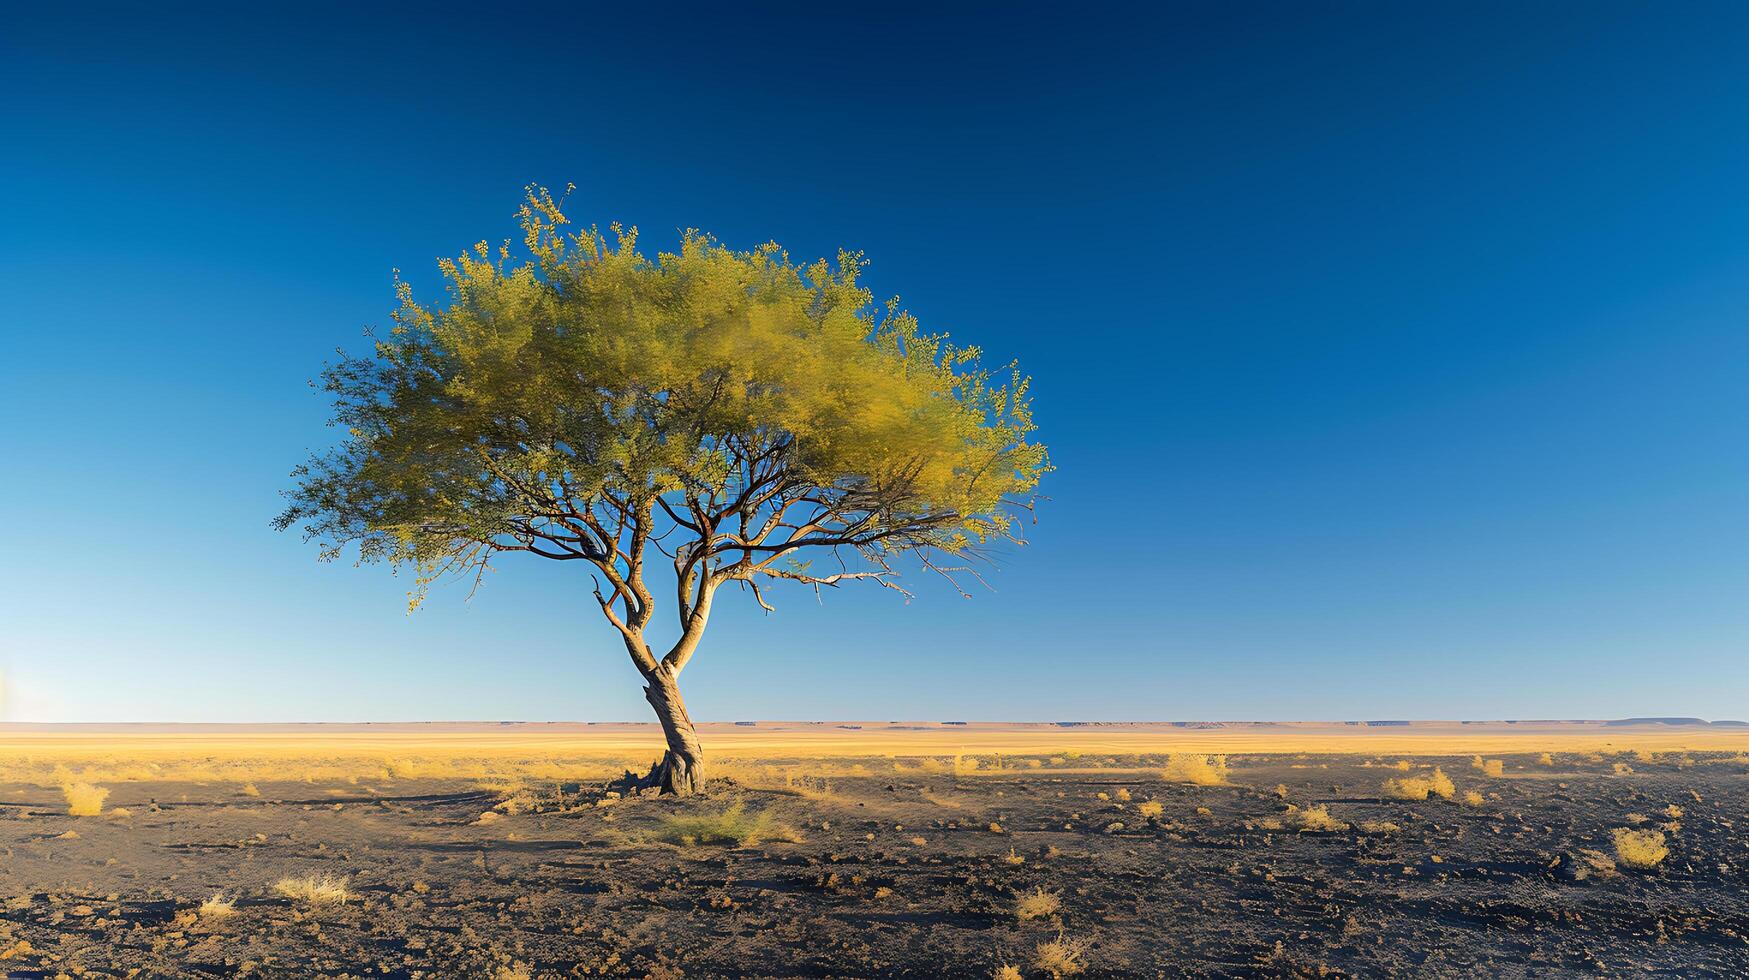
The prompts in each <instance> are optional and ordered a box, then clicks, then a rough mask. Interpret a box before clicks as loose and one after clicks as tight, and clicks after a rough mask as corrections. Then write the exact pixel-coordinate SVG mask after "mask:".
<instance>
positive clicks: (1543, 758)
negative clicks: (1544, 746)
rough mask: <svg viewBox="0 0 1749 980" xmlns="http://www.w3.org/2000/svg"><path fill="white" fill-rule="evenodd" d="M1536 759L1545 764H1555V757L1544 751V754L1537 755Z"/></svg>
mask: <svg viewBox="0 0 1749 980" xmlns="http://www.w3.org/2000/svg"><path fill="white" fill-rule="evenodd" d="M1536 761H1537V762H1539V763H1541V764H1542V765H1545V766H1552V765H1554V764H1555V757H1554V756H1552V755H1550V754H1549V753H1547V752H1544V753H1543V754H1542V755H1539V756H1537V757H1536Z"/></svg>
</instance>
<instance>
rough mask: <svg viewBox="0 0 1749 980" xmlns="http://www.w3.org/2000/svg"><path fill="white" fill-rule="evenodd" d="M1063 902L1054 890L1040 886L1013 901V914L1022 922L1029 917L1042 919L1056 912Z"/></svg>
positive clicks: (1029, 918)
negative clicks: (1049, 890)
mask: <svg viewBox="0 0 1749 980" xmlns="http://www.w3.org/2000/svg"><path fill="white" fill-rule="evenodd" d="M1062 906H1063V903H1062V900H1061V899H1060V898H1058V897H1057V894H1056V893H1055V892H1048V891H1045V890H1044V889H1043V888H1042V887H1041V888H1035V889H1033V890H1032V891H1030V892H1028V893H1026V894H1024V895H1022V896H1020V898H1019V900H1018V901H1016V902H1015V903H1014V915H1015V917H1016V918H1018V919H1020V920H1021V921H1022V922H1026V921H1029V920H1031V919H1043V918H1045V917H1047V916H1052V915H1056V914H1057V910H1058V909H1060V908H1062Z"/></svg>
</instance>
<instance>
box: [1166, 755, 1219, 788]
mask: <svg viewBox="0 0 1749 980" xmlns="http://www.w3.org/2000/svg"><path fill="white" fill-rule="evenodd" d="M1160 775H1161V776H1162V777H1163V778H1165V779H1167V780H1169V781H1171V782H1175V783H1192V784H1194V785H1197V786H1219V785H1221V784H1223V783H1225V782H1226V781H1227V757H1226V756H1224V755H1191V754H1184V753H1177V752H1175V753H1173V754H1171V755H1169V756H1167V757H1166V768H1165V769H1164V770H1163V771H1162V772H1161V773H1160Z"/></svg>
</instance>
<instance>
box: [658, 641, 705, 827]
mask: <svg viewBox="0 0 1749 980" xmlns="http://www.w3.org/2000/svg"><path fill="white" fill-rule="evenodd" d="M644 680H645V681H646V684H645V687H644V698H645V699H646V700H648V701H649V702H650V707H652V708H654V709H656V718H657V719H658V720H660V721H661V722H662V734H663V735H664V736H665V737H666V738H667V739H668V751H667V752H666V753H665V754H663V756H662V761H661V762H658V763H656V765H655V766H654V767H652V768H651V769H650V775H649V776H647V777H646V778H645V782H646V783H647V784H648V785H651V786H655V787H657V788H659V789H661V791H662V792H664V793H672V794H674V795H675V796H690V795H691V794H693V793H698V792H703V790H704V750H703V749H702V748H700V747H699V744H698V733H697V732H695V731H694V730H693V728H692V719H691V718H689V717H687V715H686V702H685V701H682V700H681V699H680V686H679V685H678V684H676V683H675V681H674V674H673V673H672V671H670V669H669V668H667V667H666V666H659V667H657V668H656V670H655V671H654V672H653V673H650V674H647V675H645V677H644Z"/></svg>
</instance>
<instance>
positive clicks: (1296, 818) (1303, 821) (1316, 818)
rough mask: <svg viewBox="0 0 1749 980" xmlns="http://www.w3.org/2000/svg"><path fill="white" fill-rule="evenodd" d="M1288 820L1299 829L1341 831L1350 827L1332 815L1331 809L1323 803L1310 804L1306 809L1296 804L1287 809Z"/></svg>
mask: <svg viewBox="0 0 1749 980" xmlns="http://www.w3.org/2000/svg"><path fill="white" fill-rule="evenodd" d="M1286 819H1287V822H1288V823H1289V824H1291V825H1293V827H1294V828H1295V829H1297V830H1302V831H1308V830H1309V831H1313V832H1320V831H1323V832H1331V833H1340V832H1342V831H1344V830H1347V829H1348V825H1347V824H1345V823H1343V822H1342V821H1340V820H1337V819H1336V818H1335V817H1332V816H1330V810H1329V808H1328V807H1325V806H1323V805H1319V806H1309V807H1306V808H1305V809H1304V810H1301V809H1299V808H1298V807H1295V806H1291V805H1290V806H1289V807H1288V809H1287V816H1286Z"/></svg>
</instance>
